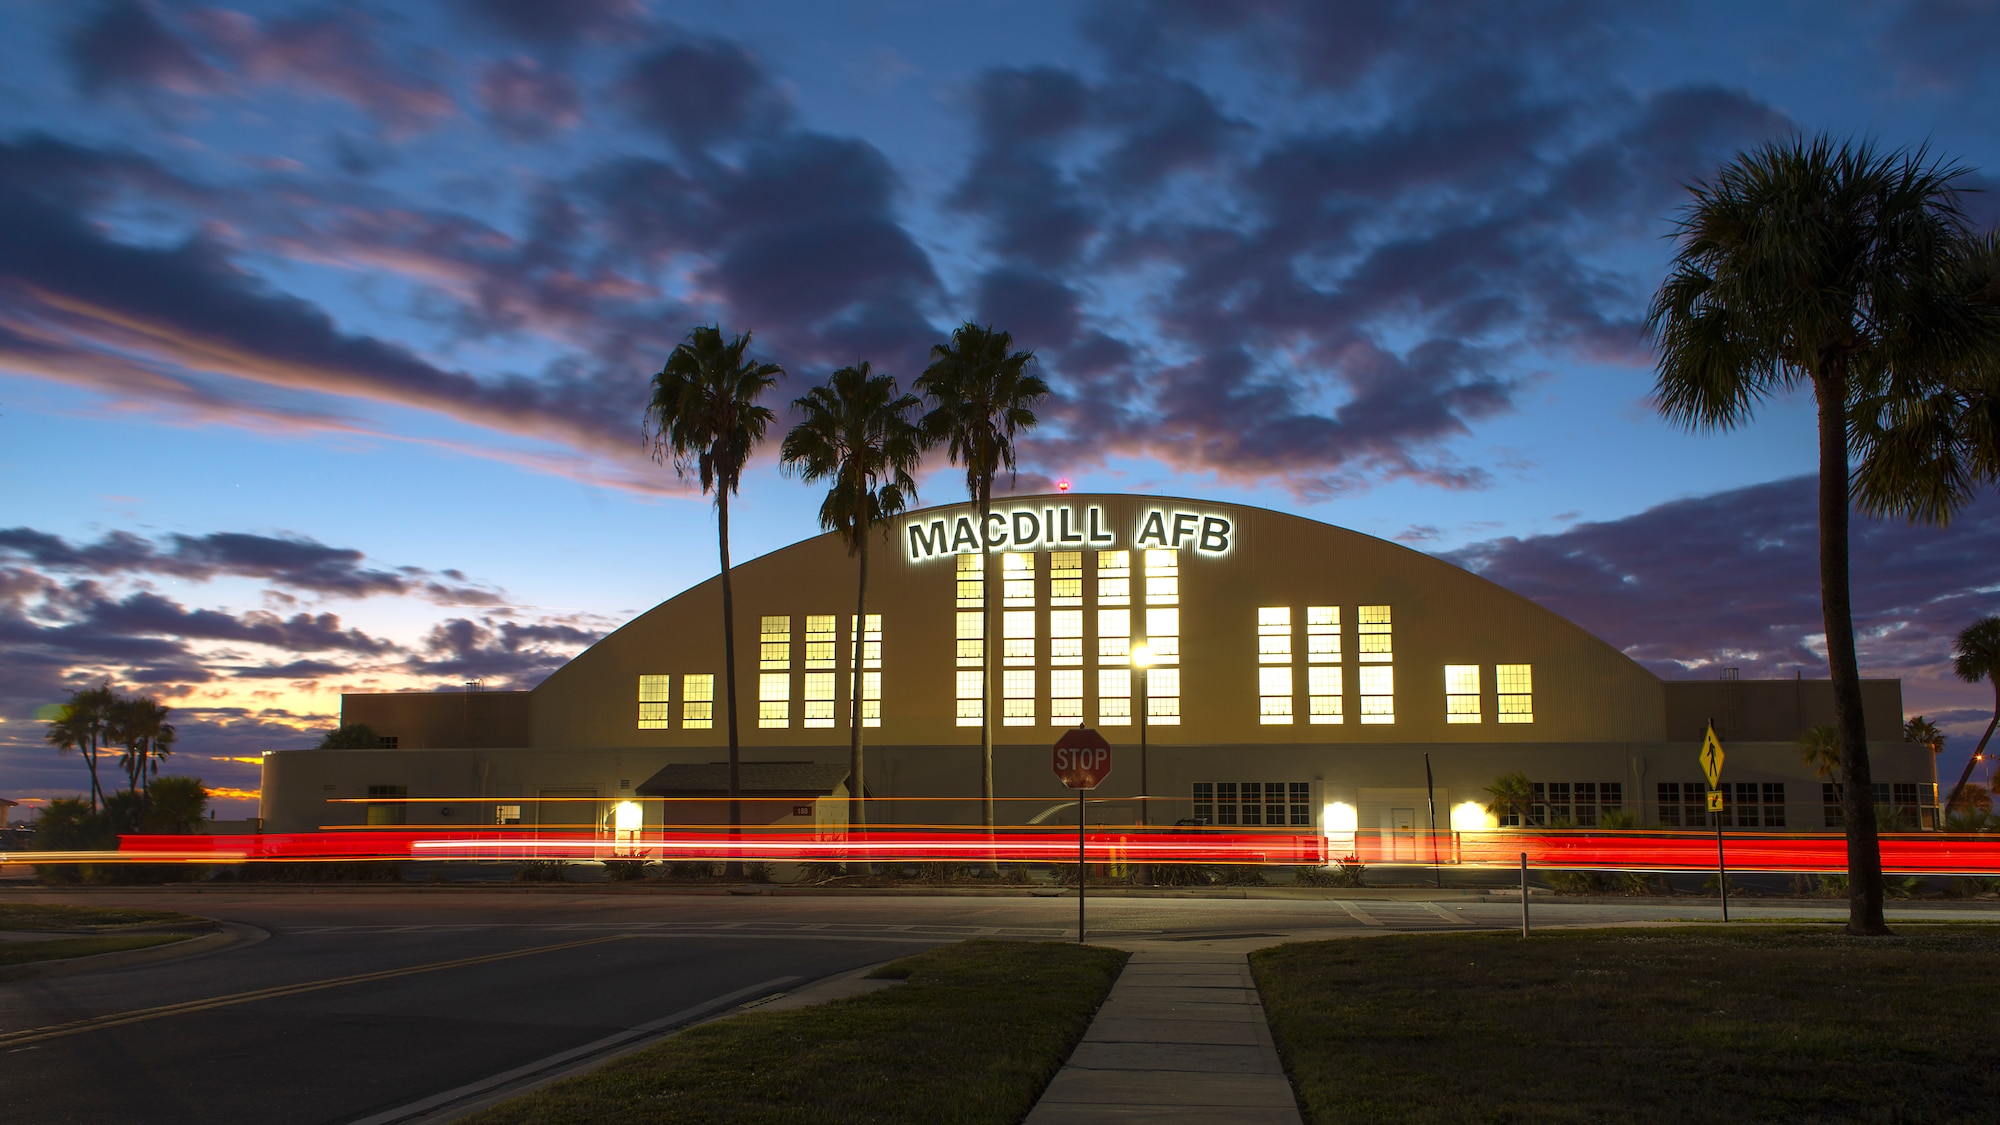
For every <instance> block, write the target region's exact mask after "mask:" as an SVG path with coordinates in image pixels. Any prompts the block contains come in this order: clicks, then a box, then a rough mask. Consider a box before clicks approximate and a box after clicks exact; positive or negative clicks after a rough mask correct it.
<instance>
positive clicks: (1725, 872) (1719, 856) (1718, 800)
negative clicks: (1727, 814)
mask: <svg viewBox="0 0 2000 1125" xmlns="http://www.w3.org/2000/svg"><path fill="white" fill-rule="evenodd" d="M1700 757H1701V772H1702V773H1703V774H1705V775H1707V777H1708V811H1709V813H1710V814H1711V815H1713V816H1714V817H1715V878H1716V883H1717V885H1718V887H1719V888H1720V889H1721V891H1722V920H1723V921H1725V922H1727V921H1729V861H1728V859H1727V858H1726V857H1725V856H1724V855H1723V851H1722V817H1723V797H1722V740H1721V739H1719V738H1717V737H1715V720H1714V719H1710V720H1709V721H1708V733H1707V734H1706V735H1704V736H1703V738H1702V740H1701V755H1700Z"/></svg>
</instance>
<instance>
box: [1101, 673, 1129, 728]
mask: <svg viewBox="0 0 2000 1125" xmlns="http://www.w3.org/2000/svg"><path fill="white" fill-rule="evenodd" d="M1097 725H1098V726H1100V727H1126V726H1131V725H1132V670H1131V669H1130V668H1099V669H1098V670H1097Z"/></svg>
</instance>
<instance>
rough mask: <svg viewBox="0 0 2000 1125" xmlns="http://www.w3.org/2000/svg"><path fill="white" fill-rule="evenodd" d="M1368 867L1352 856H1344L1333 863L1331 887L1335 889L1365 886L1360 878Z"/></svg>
mask: <svg viewBox="0 0 2000 1125" xmlns="http://www.w3.org/2000/svg"><path fill="white" fill-rule="evenodd" d="M1367 872H1368V865H1367V864H1365V863H1362V862H1361V861H1360V860H1359V859H1357V858H1355V857H1354V856H1351V855H1350V856H1344V857H1342V858H1340V859H1337V860H1335V861H1334V862H1333V885H1334V886H1336V887H1359V886H1364V885H1366V884H1365V883H1364V882H1363V881H1362V876H1363V875H1365V874H1367Z"/></svg>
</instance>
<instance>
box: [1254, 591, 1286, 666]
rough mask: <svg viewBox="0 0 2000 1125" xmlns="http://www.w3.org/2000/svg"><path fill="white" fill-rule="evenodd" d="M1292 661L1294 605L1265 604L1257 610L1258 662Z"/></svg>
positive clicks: (1280, 662) (1283, 662)
mask: <svg viewBox="0 0 2000 1125" xmlns="http://www.w3.org/2000/svg"><path fill="white" fill-rule="evenodd" d="M1291 662H1292V607H1291V606H1288V605H1271V606H1264V607H1263V608H1261V609H1259V610H1258V611H1257V663H1259V664H1290V663H1291Z"/></svg>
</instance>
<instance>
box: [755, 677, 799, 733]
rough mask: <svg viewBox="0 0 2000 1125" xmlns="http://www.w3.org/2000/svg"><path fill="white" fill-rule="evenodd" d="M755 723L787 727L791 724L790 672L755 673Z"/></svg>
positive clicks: (763, 725) (761, 725)
mask: <svg viewBox="0 0 2000 1125" xmlns="http://www.w3.org/2000/svg"><path fill="white" fill-rule="evenodd" d="M757 725H758V726H760V727H788V726H791V725H792V674H791V673H790V672H760V673H758V674H757Z"/></svg>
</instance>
